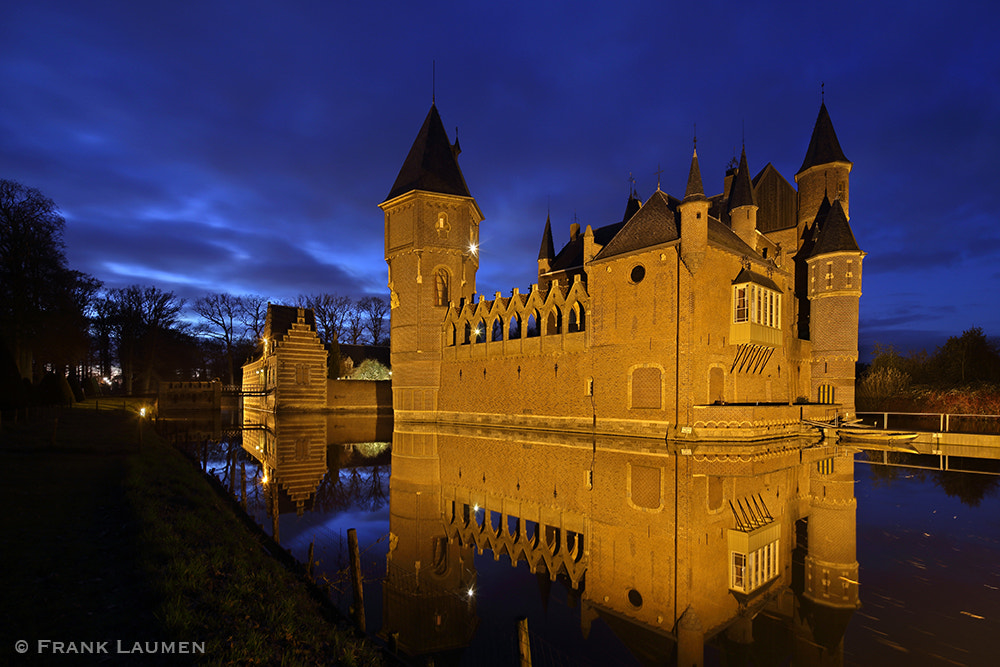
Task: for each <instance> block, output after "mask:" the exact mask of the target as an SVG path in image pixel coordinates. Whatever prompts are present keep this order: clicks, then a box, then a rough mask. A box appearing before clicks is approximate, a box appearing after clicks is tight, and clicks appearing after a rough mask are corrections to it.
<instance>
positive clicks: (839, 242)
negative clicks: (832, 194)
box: [809, 199, 861, 257]
mask: <svg viewBox="0 0 1000 667" xmlns="http://www.w3.org/2000/svg"><path fill="white" fill-rule="evenodd" d="M860 251H861V248H859V247H858V242H857V240H856V239H855V238H854V232H852V231H851V225H850V223H849V222H848V221H847V215H846V214H845V213H844V207H843V206H842V205H841V203H840V200H839V199H835V200H834V202H833V204H831V205H830V211H829V213H827V214H826V219H825V220H824V221H823V224H822V225H820V229H819V236H817V237H816V245H815V246H813V249H812V253H810V255H809V256H810V257H816V256H817V255H825V254H827V253H832V252H860Z"/></svg>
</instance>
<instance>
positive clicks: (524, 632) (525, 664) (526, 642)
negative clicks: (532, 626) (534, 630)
mask: <svg viewBox="0 0 1000 667" xmlns="http://www.w3.org/2000/svg"><path fill="white" fill-rule="evenodd" d="M517 655H518V658H519V659H520V661H521V662H520V663H519V664H520V665H521V667H531V637H530V636H529V635H528V617H527V616H522V617H521V618H519V619H517Z"/></svg>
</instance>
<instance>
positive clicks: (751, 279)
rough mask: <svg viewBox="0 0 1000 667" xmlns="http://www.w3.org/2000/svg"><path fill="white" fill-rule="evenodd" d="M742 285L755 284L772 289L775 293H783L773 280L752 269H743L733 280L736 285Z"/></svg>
mask: <svg viewBox="0 0 1000 667" xmlns="http://www.w3.org/2000/svg"><path fill="white" fill-rule="evenodd" d="M740 283H755V284H757V285H761V286H763V287H766V288H768V289H772V290H774V291H775V292H780V291H781V288H780V287H778V285H777V283H775V282H774V281H773V280H771V279H770V278H768V277H767V276H764V275H761V274H759V273H757V272H756V271H751V270H750V269H743V270H742V271H740V273H739V275H738V276H736V277H735V278H734V279H733V284H734V285H739V284H740Z"/></svg>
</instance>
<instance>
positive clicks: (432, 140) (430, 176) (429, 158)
mask: <svg viewBox="0 0 1000 667" xmlns="http://www.w3.org/2000/svg"><path fill="white" fill-rule="evenodd" d="M412 190H423V191H425V192H435V193H438V194H445V195H458V196H459V197H471V196H472V195H471V194H469V186H468V185H466V183H465V177H464V176H463V175H462V170H461V168H460V167H459V166H458V141H457V140H456V142H455V145H454V146H452V145H451V143H449V142H448V133H447V132H445V129H444V124H443V123H442V122H441V116H440V114H438V110H437V107H436V106H434V105H433V104H432V105H431V110H430V111H429V112H428V113H427V118H426V119H424V124H423V126H422V127H421V128H420V132H418V133H417V138H416V139H415V140H414V141H413V146H412V147H411V148H410V152H409V153H408V154H407V156H406V160H404V161H403V166H402V167H401V168H400V170H399V175H398V176H396V182H395V183H393V185H392V189H391V190H390V191H389V194H388V196H387V197H386V198H385V200H386V201H389V200H390V199H394V198H396V197H398V196H400V195H402V194H406V193H407V192H410V191H412Z"/></svg>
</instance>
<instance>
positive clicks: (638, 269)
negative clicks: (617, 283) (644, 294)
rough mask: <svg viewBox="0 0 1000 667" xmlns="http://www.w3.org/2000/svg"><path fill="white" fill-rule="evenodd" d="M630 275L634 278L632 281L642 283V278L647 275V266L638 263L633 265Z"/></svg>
mask: <svg viewBox="0 0 1000 667" xmlns="http://www.w3.org/2000/svg"><path fill="white" fill-rule="evenodd" d="M630 277H631V278H632V282H634V283H641V282H642V279H643V278H645V277H646V268H645V267H644V266H643V265H642V264H636V265H635V266H633V267H632V273H631V275H630Z"/></svg>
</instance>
